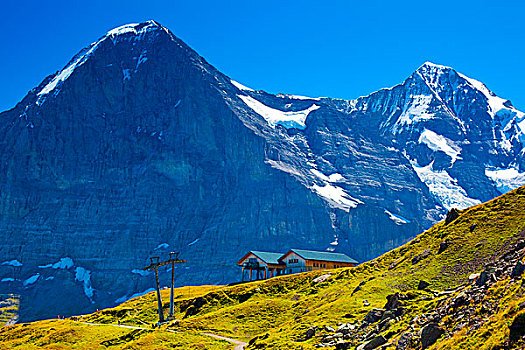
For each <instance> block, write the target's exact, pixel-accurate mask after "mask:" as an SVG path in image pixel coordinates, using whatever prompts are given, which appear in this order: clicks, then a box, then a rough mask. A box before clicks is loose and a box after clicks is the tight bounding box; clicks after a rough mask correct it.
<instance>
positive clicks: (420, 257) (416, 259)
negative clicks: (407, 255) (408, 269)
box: [412, 249, 430, 265]
mask: <svg viewBox="0 0 525 350" xmlns="http://www.w3.org/2000/svg"><path fill="white" fill-rule="evenodd" d="M429 255H430V249H425V250H423V251H422V252H421V253H419V254H418V255H416V256H415V257H413V258H412V265H415V264H417V263H418V262H420V261H421V260H424V259H425V258H427V257H428V256H429Z"/></svg>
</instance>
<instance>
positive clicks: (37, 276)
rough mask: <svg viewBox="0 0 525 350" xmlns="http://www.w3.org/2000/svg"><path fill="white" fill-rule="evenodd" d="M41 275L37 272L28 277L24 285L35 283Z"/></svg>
mask: <svg viewBox="0 0 525 350" xmlns="http://www.w3.org/2000/svg"><path fill="white" fill-rule="evenodd" d="M39 277H40V274H39V273H37V274H36V275H33V276H31V277H29V278H28V279H26V280H25V281H24V282H23V283H22V284H23V285H24V287H25V286H28V285H30V284H33V283H35V282H36V281H37V280H38V278H39Z"/></svg>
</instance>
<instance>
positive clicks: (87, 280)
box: [75, 266, 93, 299]
mask: <svg viewBox="0 0 525 350" xmlns="http://www.w3.org/2000/svg"><path fill="white" fill-rule="evenodd" d="M75 280H76V281H79V282H82V284H83V286H84V294H86V296H87V297H88V298H89V299H91V298H93V287H91V271H89V270H86V269H85V268H83V267H80V266H79V267H77V268H76V269H75Z"/></svg>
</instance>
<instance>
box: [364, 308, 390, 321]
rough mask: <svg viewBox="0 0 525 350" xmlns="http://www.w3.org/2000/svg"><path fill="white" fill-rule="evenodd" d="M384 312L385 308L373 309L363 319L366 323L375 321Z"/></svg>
mask: <svg viewBox="0 0 525 350" xmlns="http://www.w3.org/2000/svg"><path fill="white" fill-rule="evenodd" d="M384 312H385V310H383V309H372V310H370V311H368V313H367V314H366V316H365V318H364V320H363V321H364V322H366V323H375V322H377V321H379V320H380V319H381V317H383V313H384Z"/></svg>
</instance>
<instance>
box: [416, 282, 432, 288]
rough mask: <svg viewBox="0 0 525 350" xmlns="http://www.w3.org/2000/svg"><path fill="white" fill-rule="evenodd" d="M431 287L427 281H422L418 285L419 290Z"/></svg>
mask: <svg viewBox="0 0 525 350" xmlns="http://www.w3.org/2000/svg"><path fill="white" fill-rule="evenodd" d="M429 286H430V283H428V282H427V281H423V280H420V281H419V283H418V284H417V290H425V289H427V288H428V287H429Z"/></svg>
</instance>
